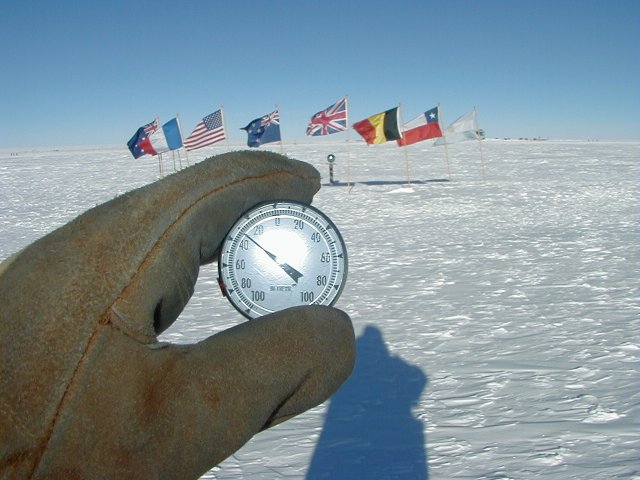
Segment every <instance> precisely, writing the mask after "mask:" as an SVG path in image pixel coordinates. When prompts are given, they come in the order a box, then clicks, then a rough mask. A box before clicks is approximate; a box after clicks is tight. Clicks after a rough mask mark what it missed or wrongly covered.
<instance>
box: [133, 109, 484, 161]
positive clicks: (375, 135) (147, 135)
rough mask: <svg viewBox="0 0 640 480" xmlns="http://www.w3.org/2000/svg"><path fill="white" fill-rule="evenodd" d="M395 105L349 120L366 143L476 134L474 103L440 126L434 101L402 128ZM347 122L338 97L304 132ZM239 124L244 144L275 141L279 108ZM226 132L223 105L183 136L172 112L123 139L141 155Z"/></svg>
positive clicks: (448, 139) (441, 140) (340, 127)
mask: <svg viewBox="0 0 640 480" xmlns="http://www.w3.org/2000/svg"><path fill="white" fill-rule="evenodd" d="M399 116H400V107H399V106H398V107H395V108H392V109H389V110H386V111H384V112H381V113H376V114H374V115H371V116H370V117H367V118H365V119H364V120H361V121H359V122H356V123H354V124H353V129H354V130H355V131H356V132H358V134H359V135H360V136H362V138H363V139H364V140H365V142H367V143H368V144H381V143H385V142H388V141H393V140H395V141H396V142H397V143H398V146H400V147H402V146H407V145H412V144H414V143H417V142H421V141H423V140H428V139H432V138H436V139H437V140H436V141H435V142H434V145H444V144H447V143H454V142H458V141H463V140H473V139H478V138H479V129H478V123H477V116H476V110H475V108H474V109H473V110H472V111H470V112H468V113H466V114H465V115H463V116H462V117H460V118H458V119H457V120H456V121H454V122H453V123H452V124H451V125H449V126H448V127H447V128H446V129H445V131H444V132H443V131H442V130H441V129H440V118H439V116H440V114H439V107H434V108H432V109H430V110H427V111H426V112H424V113H422V114H420V115H418V116H417V117H416V118H414V119H413V120H411V121H409V122H408V123H406V124H404V125H403V126H402V128H401V126H400V125H401V122H400V120H399ZM347 124H348V105H347V97H343V98H342V99H340V100H338V101H337V102H336V103H334V104H332V105H330V106H329V107H327V108H325V109H324V110H321V111H319V112H317V113H316V114H314V115H313V116H312V117H311V120H310V122H309V125H308V127H307V132H306V133H307V135H309V136H321V135H331V134H333V133H339V132H344V131H346V130H347ZM241 130H245V131H246V132H247V145H248V146H249V147H254V148H256V147H259V146H260V145H263V144H266V143H273V142H280V141H281V136H280V113H279V111H278V110H277V109H276V110H275V111H273V112H271V113H269V114H267V115H264V116H262V117H259V118H256V119H255V120H252V121H251V122H249V123H248V124H247V126H246V127H243V128H242V129H241ZM226 138H227V135H226V128H225V122H224V113H223V109H222V108H220V109H219V110H217V111H215V112H213V113H211V114H209V115H207V116H206V117H204V118H203V119H202V121H201V122H199V123H198V124H197V125H196V126H195V128H194V129H193V131H192V132H191V134H190V135H189V136H188V137H187V138H186V139H184V141H183V140H182V134H181V128H180V122H179V120H178V117H177V116H176V117H174V118H172V119H171V120H169V121H168V122H167V123H165V124H164V125H162V126H159V123H158V120H157V119H155V120H154V121H153V122H150V123H148V124H146V125H143V126H142V127H140V128H138V130H137V131H136V133H135V134H134V135H133V137H131V139H130V140H129V141H128V142H127V146H128V147H129V150H130V151H131V154H132V155H133V157H134V158H139V157H141V156H143V155H147V154H148V155H158V154H161V153H164V152H168V151H171V150H177V149H179V148H184V149H185V150H187V151H190V150H197V149H199V148H203V147H206V146H209V145H213V144H214V143H217V142H221V141H223V140H225V139H226Z"/></svg>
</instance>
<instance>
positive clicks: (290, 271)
mask: <svg viewBox="0 0 640 480" xmlns="http://www.w3.org/2000/svg"><path fill="white" fill-rule="evenodd" d="M245 237H247V238H248V239H249V240H251V241H252V242H253V243H255V244H256V245H257V246H258V248H259V249H260V250H262V251H263V252H264V253H266V254H267V255H268V256H269V258H270V259H271V260H273V261H274V262H276V263H277V264H278V266H279V267H280V268H281V269H282V270H284V273H286V274H287V275H289V276H290V277H291V280H293V281H294V282H296V283H298V280H299V279H300V277H302V276H303V275H302V274H301V273H300V272H299V271H298V270H296V269H295V268H293V267H292V266H291V265H289V264H288V263H280V262H279V261H278V257H276V256H275V255H274V254H273V253H271V252H270V251H269V250H267V249H266V248H264V247H263V246H262V245H260V244H259V243H258V242H256V241H255V240H254V239H253V238H251V237H250V236H249V235H247V234H246V233H245Z"/></svg>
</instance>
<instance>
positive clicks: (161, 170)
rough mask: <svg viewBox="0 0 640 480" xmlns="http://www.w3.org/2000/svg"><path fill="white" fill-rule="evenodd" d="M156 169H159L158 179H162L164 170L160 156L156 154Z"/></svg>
mask: <svg viewBox="0 0 640 480" xmlns="http://www.w3.org/2000/svg"><path fill="white" fill-rule="evenodd" d="M158 168H159V169H160V178H162V177H164V169H163V168H162V154H161V153H159V154H158Z"/></svg>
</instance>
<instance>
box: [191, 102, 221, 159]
mask: <svg viewBox="0 0 640 480" xmlns="http://www.w3.org/2000/svg"><path fill="white" fill-rule="evenodd" d="M225 138H226V135H225V132H224V125H223V124H222V109H220V110H217V111H215V112H213V113H212V114H211V115H207V116H206V117H204V118H203V119H202V121H201V122H200V123H199V124H198V125H196V128H195V129H194V130H193V132H191V135H189V136H188V137H187V139H186V140H185V141H184V148H186V149H187V150H197V149H198V148H202V147H206V146H207V145H211V144H214V143H216V142H220V141H222V140H224V139H225Z"/></svg>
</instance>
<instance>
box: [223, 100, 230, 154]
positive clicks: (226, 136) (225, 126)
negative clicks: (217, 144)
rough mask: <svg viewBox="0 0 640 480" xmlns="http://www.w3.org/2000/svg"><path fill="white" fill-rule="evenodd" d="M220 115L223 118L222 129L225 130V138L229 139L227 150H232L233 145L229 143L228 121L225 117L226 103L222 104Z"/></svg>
mask: <svg viewBox="0 0 640 480" xmlns="http://www.w3.org/2000/svg"><path fill="white" fill-rule="evenodd" d="M220 117H221V118H222V129H223V130H224V138H225V140H226V141H227V151H230V150H231V145H229V135H227V123H226V122H227V121H226V120H225V118H224V105H220Z"/></svg>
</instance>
